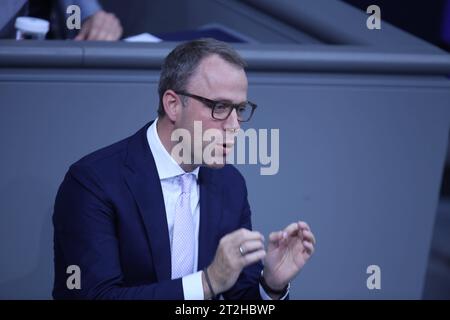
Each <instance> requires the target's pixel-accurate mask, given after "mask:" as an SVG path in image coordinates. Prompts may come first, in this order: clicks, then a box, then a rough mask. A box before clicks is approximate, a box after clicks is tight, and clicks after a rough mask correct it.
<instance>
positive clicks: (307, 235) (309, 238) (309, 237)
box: [303, 230, 316, 244]
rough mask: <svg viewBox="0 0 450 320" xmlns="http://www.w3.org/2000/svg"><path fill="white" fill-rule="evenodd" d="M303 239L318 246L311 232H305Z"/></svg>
mask: <svg viewBox="0 0 450 320" xmlns="http://www.w3.org/2000/svg"><path fill="white" fill-rule="evenodd" d="M303 239H304V240H306V241H309V242H312V244H316V238H315V237H314V234H313V233H312V232H311V231H308V230H303Z"/></svg>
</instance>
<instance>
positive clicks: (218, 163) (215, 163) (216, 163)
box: [204, 159, 226, 169]
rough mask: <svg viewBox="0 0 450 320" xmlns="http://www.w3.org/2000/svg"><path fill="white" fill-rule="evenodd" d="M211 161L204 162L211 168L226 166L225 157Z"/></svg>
mask: <svg viewBox="0 0 450 320" xmlns="http://www.w3.org/2000/svg"><path fill="white" fill-rule="evenodd" d="M214 160H215V161H210V162H204V166H205V167H208V168H211V169H222V168H223V167H225V164H226V161H225V159H221V160H216V159H214Z"/></svg>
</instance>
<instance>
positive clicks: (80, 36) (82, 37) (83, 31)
mask: <svg viewBox="0 0 450 320" xmlns="http://www.w3.org/2000/svg"><path fill="white" fill-rule="evenodd" d="M87 30H88V26H83V27H82V28H81V30H80V32H78V34H77V36H76V37H75V38H74V40H77V41H81V40H86V35H87Z"/></svg>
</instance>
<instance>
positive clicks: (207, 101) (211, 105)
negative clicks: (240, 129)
mask: <svg viewBox="0 0 450 320" xmlns="http://www.w3.org/2000/svg"><path fill="white" fill-rule="evenodd" d="M174 92H175V93H176V94H178V95H181V96H186V97H189V98H192V99H195V100H197V101H200V102H202V103H203V104H204V105H206V106H207V107H208V108H210V109H211V117H212V118H213V119H216V120H226V119H228V117H229V116H230V114H231V113H232V112H233V110H234V109H236V114H237V115H238V121H239V122H248V121H250V119H251V118H252V117H253V113H254V112H255V110H256V108H257V107H258V106H257V105H256V103H253V102H251V101H248V100H247V101H245V102H243V103H239V104H233V103H229V102H225V101H217V100H211V99H208V98H205V97H201V96H198V95H196V94H192V93H189V92H184V91H174ZM219 103H222V104H226V105H231V107H232V108H231V109H230V112H228V114H227V116H226V117H225V118H223V119H218V118H216V117H214V109H215V108H216V106H217V105H218V104H219ZM243 104H245V105H249V106H250V107H251V108H252V110H251V112H250V116H249V117H248V119H247V120H239V112H238V108H239V107H242V105H243Z"/></svg>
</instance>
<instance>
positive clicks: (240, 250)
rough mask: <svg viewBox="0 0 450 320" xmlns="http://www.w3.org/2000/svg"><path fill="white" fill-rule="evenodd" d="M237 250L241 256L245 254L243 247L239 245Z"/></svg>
mask: <svg viewBox="0 0 450 320" xmlns="http://www.w3.org/2000/svg"><path fill="white" fill-rule="evenodd" d="M239 252H240V253H241V256H245V251H244V248H242V246H239Z"/></svg>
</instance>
